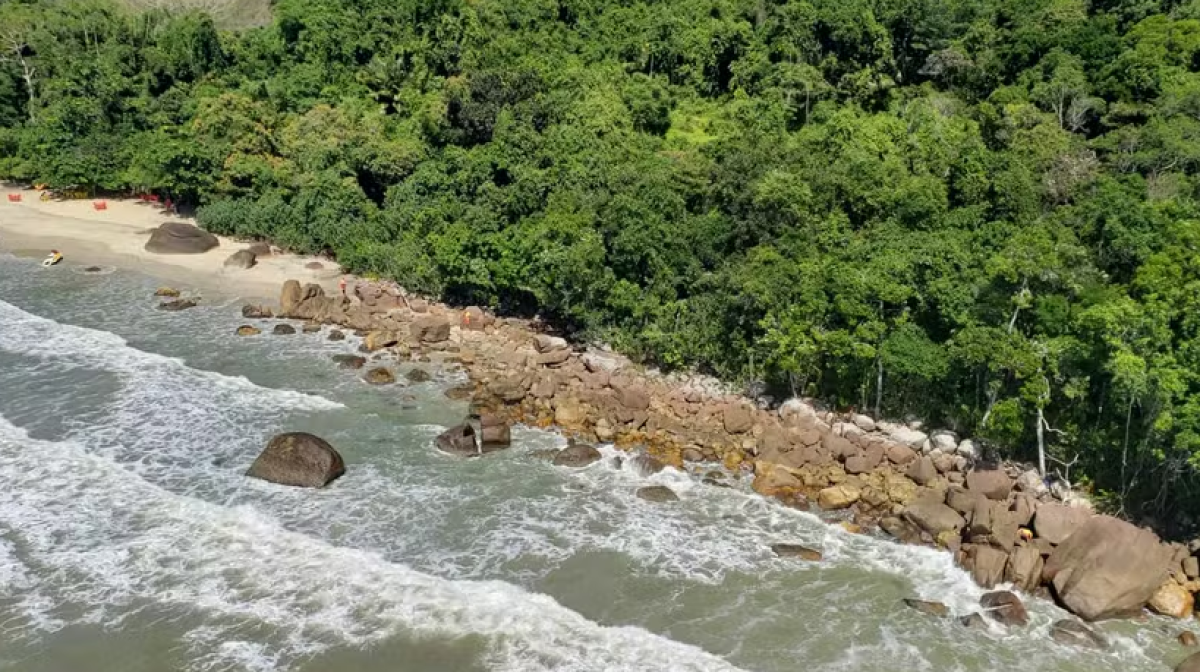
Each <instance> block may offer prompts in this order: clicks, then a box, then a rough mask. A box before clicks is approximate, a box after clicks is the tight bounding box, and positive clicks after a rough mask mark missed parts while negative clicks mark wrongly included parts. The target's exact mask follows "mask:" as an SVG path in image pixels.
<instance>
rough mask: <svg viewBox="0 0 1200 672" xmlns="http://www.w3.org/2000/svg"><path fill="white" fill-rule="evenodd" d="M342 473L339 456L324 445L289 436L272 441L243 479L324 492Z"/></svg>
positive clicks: (308, 437)
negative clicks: (260, 480)
mask: <svg viewBox="0 0 1200 672" xmlns="http://www.w3.org/2000/svg"><path fill="white" fill-rule="evenodd" d="M344 473H346V464H345V463H344V462H343V461H342V456H341V455H339V454H338V452H337V451H336V450H334V448H333V446H331V445H329V443H328V442H327V441H325V440H324V439H322V438H320V437H318V436H313V435H312V434H306V433H303V432H292V433H288V434H280V435H278V436H276V437H275V438H273V439H271V441H270V442H269V443H268V444H267V447H266V450H264V451H263V452H262V454H260V455H259V456H258V458H257V459H255V460H254V464H251V465H250V469H249V470H248V471H247V472H246V475H247V476H250V477H252V478H261V479H262V480H264V481H270V482H271V483H278V484H280V485H291V486H296V487H302V488H323V487H325V486H326V485H328V484H329V483H330V482H332V481H333V480H334V479H336V478H338V477H339V476H341V475H342V474H344Z"/></svg>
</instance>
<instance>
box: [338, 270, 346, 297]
mask: <svg viewBox="0 0 1200 672" xmlns="http://www.w3.org/2000/svg"><path fill="white" fill-rule="evenodd" d="M338 289H339V290H340V291H341V292H342V298H343V299H345V298H346V276H344V275H343V276H342V277H340V278H338Z"/></svg>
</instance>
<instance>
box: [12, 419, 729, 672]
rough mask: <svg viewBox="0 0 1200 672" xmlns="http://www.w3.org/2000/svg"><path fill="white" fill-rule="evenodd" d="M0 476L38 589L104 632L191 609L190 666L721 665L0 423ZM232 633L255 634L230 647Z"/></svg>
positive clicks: (532, 597) (507, 588)
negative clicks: (472, 645) (479, 651)
mask: <svg viewBox="0 0 1200 672" xmlns="http://www.w3.org/2000/svg"><path fill="white" fill-rule="evenodd" d="M0 479H2V480H3V481H4V482H5V484H6V487H5V488H3V489H0V526H3V527H8V528H10V529H12V530H14V534H15V535H16V536H17V537H19V539H20V545H21V547H22V549H23V553H24V554H25V555H27V556H28V557H30V558H32V560H33V561H34V562H36V563H37V564H38V565H39V566H41V567H44V568H46V569H47V571H48V573H49V574H48V575H49V576H51V577H52V579H50V580H49V581H48V582H47V583H48V584H50V585H48V586H46V587H45V588H44V589H45V590H46V592H47V593H48V594H52V595H53V596H54V597H55V599H57V600H59V601H60V602H63V603H67V604H75V605H87V606H91V607H94V608H95V609H96V610H98V611H99V612H100V613H98V614H96V615H95V618H97V620H99V619H103V622H105V623H119V622H120V619H121V618H123V617H125V616H128V615H129V614H130V613H132V612H133V611H135V610H136V609H138V608H139V605H140V604H141V603H143V602H145V601H149V602H151V603H154V604H156V605H159V606H167V607H173V608H177V609H186V610H191V611H193V612H198V613H199V614H201V615H203V617H204V619H205V621H206V622H205V623H204V624H203V626H201V627H200V628H199V629H196V630H195V631H193V633H192V635H191V636H190V637H189V638H188V640H189V641H188V644H189V645H191V646H193V647H198V648H199V650H196V651H194V654H195V655H194V656H193V665H194V669H197V670H218V669H264V670H266V669H286V668H287V667H289V666H290V665H291V664H293V663H294V662H295V661H297V660H299V659H302V658H304V657H306V656H311V655H313V654H315V653H318V652H320V651H322V650H325V649H326V648H328V647H330V646H333V645H352V646H367V645H371V644H374V643H378V642H381V641H383V640H385V639H388V638H390V637H394V636H403V637H410V638H417V639H423V638H434V639H446V638H449V639H455V638H461V637H465V636H469V635H475V636H479V637H482V638H483V639H484V641H485V642H486V648H487V651H486V654H485V656H486V658H487V660H486V663H487V665H488V668H489V669H495V670H513V671H514V672H515V671H518V670H520V671H523V672H524V671H528V672H536V671H538V670H564V671H571V670H578V671H583V670H604V671H613V672H619V671H622V670H630V671H632V670H666V669H670V670H679V671H681V672H684V671H689V670H696V671H700V670H713V671H718V670H735V669H736V668H734V667H732V666H731V665H729V664H728V663H727V662H725V661H723V660H722V659H720V658H717V657H715V656H712V655H710V654H708V653H705V652H704V651H702V650H700V649H697V648H695V647H691V646H687V645H684V644H681V643H677V642H674V641H671V640H669V639H666V638H663V637H659V636H656V635H653V634H651V633H649V632H647V631H645V630H642V629H640V628H635V627H604V626H601V625H599V624H596V623H594V622H591V621H589V620H587V619H585V618H584V617H583V616H581V615H579V614H577V613H576V612H573V611H571V610H569V609H566V608H564V607H562V606H561V605H559V604H558V603H557V602H556V601H554V600H553V599H552V598H550V597H547V596H544V595H538V594H533V593H528V592H526V591H523V590H521V589H519V588H517V587H515V586H512V585H510V584H507V583H503V582H499V581H453V580H447V579H442V578H437V577H433V576H430V575H427V574H423V573H420V572H416V571H413V570H411V569H409V568H407V567H406V566H404V565H400V564H394V563H391V562H388V561H386V560H384V559H383V558H381V557H380V556H379V555H377V554H374V553H370V552H366V551H360V550H355V549H349V548H340V547H336V546H331V545H329V544H327V543H324V542H323V541H320V540H318V539H314V538H312V537H308V536H305V535H302V534H298V533H294V532H289V531H287V530H285V529H283V528H282V527H280V526H279V525H278V523H277V522H276V521H275V520H274V519H272V518H271V517H269V516H266V515H264V514H262V513H261V512H259V511H257V510H255V509H254V508H251V507H233V508H226V507H220V506H216V505H213V504H209V503H207V502H203V501H200V500H197V499H193V498H190V497H186V496H181V495H177V494H174V493H171V492H169V491H166V490H163V489H162V488H159V487H157V486H155V485H153V484H151V483H148V482H147V481H145V480H143V479H141V478H139V477H138V476H137V475H136V474H134V473H131V472H130V471H128V470H126V469H124V468H122V466H121V465H119V464H116V463H113V462H112V461H110V460H107V459H104V458H103V457H100V456H97V455H94V454H90V453H88V452H87V451H85V450H84V449H83V448H81V447H80V446H77V445H75V444H73V443H71V442H57V443H55V442H42V441H35V440H32V439H30V437H29V436H28V435H27V434H26V433H25V432H24V431H22V430H20V429H19V428H17V427H14V426H13V425H12V424H11V423H9V422H8V421H7V420H5V419H4V418H3V417H2V416H0ZM320 495H321V493H313V496H316V497H319V496H320ZM234 623H236V624H238V625H231V624H234ZM247 623H253V624H255V627H257V628H265V629H266V631H267V633H268V636H267V637H264V638H258V637H256V638H254V643H248V642H244V641H242V640H241V639H240V638H239V637H238V631H239V628H244V627H246V624H247ZM255 661H257V662H255Z"/></svg>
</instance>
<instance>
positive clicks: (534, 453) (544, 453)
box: [526, 448, 559, 462]
mask: <svg viewBox="0 0 1200 672" xmlns="http://www.w3.org/2000/svg"><path fill="white" fill-rule="evenodd" d="M558 452H559V451H557V450H555V449H554V448H543V449H541V450H531V451H529V452H528V453H526V454H527V455H529V457H532V458H533V459H535V460H546V461H547V462H550V461H551V460H553V459H554V458H555V457H557V456H558Z"/></svg>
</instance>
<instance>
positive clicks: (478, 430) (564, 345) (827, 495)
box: [239, 280, 1200, 669]
mask: <svg viewBox="0 0 1200 672" xmlns="http://www.w3.org/2000/svg"><path fill="white" fill-rule="evenodd" d="M243 315H244V316H245V317H246V318H247V319H261V318H271V317H276V318H284V319H292V320H301V321H303V322H305V323H306V324H308V325H335V326H337V327H338V328H339V329H338V330H335V331H332V332H331V335H330V337H331V338H340V337H342V331H341V330H343V329H344V330H347V331H352V332H355V333H356V334H358V335H359V336H361V337H362V345H361V350H362V351H363V356H362V358H359V359H356V360H355V361H354V362H353V366H350V367H349V368H356V367H358V366H362V365H363V364H364V363H365V362H366V361H367V358H370V359H371V360H375V361H373V364H378V365H379V367H378V370H376V369H373V370H372V372H371V373H369V374H368V375H367V376H366V379H367V380H368V382H375V383H377V382H379V380H380V379H381V378H387V379H388V380H389V381H390V380H394V379H395V378H394V376H392V375H391V371H390V370H389V369H388V368H387V364H388V361H389V360H391V361H394V362H397V363H399V362H405V361H423V362H431V363H435V364H441V365H445V366H461V367H462V369H463V370H464V371H465V373H466V375H467V378H468V380H469V383H468V384H467V385H466V386H463V387H458V388H452V389H450V390H448V391H447V396H449V397H451V398H455V399H462V400H469V401H470V412H469V416H468V418H466V419H465V420H464V423H463V424H462V425H460V426H457V427H454V428H451V429H450V430H449V431H447V432H446V433H445V434H443V435H442V436H440V437H439V438H438V442H437V444H438V447H439V448H440V449H442V450H444V451H446V452H449V453H452V454H455V455H460V456H463V457H468V458H470V457H477V456H481V455H484V454H487V453H489V452H492V451H495V450H502V449H503V448H505V447H507V446H508V444H509V442H510V427H511V426H512V425H514V424H524V425H528V426H533V427H539V428H555V429H557V430H558V431H561V432H562V433H563V434H565V435H566V436H568V437H569V438H570V442H569V445H568V446H567V447H566V448H564V449H562V450H561V451H552V452H551V453H550V454H547V455H545V457H546V458H547V459H550V460H552V461H554V463H555V464H558V465H561V466H566V467H578V466H583V465H586V464H589V463H590V462H592V461H595V460H597V459H599V453H598V452H597V451H596V450H595V449H594V448H593V447H592V446H591V445H590V444H591V443H593V442H602V443H611V444H613V445H615V446H617V447H618V448H621V449H625V450H628V451H630V452H631V453H632V454H633V455H631V459H636V460H638V461H639V465H644V466H643V467H642V468H643V469H644V470H645V471H647V472H652V471H655V470H658V469H662V468H663V467H664V465H669V466H673V467H677V468H680V469H685V470H687V471H689V472H691V473H693V474H695V475H696V477H697V478H699V479H701V480H702V481H703V482H704V483H706V484H708V485H711V486H712V487H728V486H730V485H731V483H732V482H734V481H737V480H741V479H748V480H750V482H751V486H750V487H752V488H753V490H754V491H755V492H757V493H759V494H760V495H762V496H764V497H769V498H772V499H774V500H777V501H778V502H779V504H780V505H782V506H788V507H793V508H798V509H803V510H813V511H819V512H828V513H827V514H826V515H827V516H828V518H830V519H831V520H836V521H838V522H840V523H841V524H842V525H843V526H844V527H845V528H846V529H848V530H850V531H851V532H856V533H863V534H880V535H889V536H890V537H893V538H895V539H896V540H897V541H899V542H902V543H908V544H922V545H927V546H934V547H939V548H942V549H945V551H946V552H948V553H952V554H953V555H954V557H955V560H956V561H957V563H958V564H959V565H960V566H961V567H963V568H964V570H966V571H967V572H968V573H969V574H970V575H971V577H972V578H973V579H974V580H975V581H976V582H977V583H978V584H979V585H980V586H982V587H984V588H988V589H991V588H995V587H997V586H1000V585H1001V584H1009V585H1011V587H1012V588H1013V589H1014V590H1015V591H1018V592H1024V593H1025V594H1027V595H1029V596H1036V597H1040V598H1045V599H1053V600H1055V601H1056V602H1057V603H1058V604H1059V605H1061V606H1062V607H1064V608H1065V609H1067V610H1069V611H1070V612H1072V613H1073V614H1075V615H1077V616H1078V617H1079V618H1080V619H1081V621H1096V620H1101V619H1108V618H1118V617H1128V616H1135V615H1138V614H1140V613H1142V612H1143V610H1144V609H1150V610H1152V611H1154V612H1156V613H1159V614H1163V615H1166V616H1171V617H1175V618H1179V619H1185V618H1190V617H1191V616H1192V613H1193V606H1194V593H1195V592H1197V591H1200V559H1198V558H1197V555H1196V554H1197V553H1200V543H1196V542H1193V543H1192V544H1181V543H1167V542H1164V541H1162V540H1160V539H1159V537H1158V536H1156V535H1155V534H1154V533H1153V532H1152V531H1150V530H1146V529H1142V528H1139V527H1137V526H1135V525H1133V524H1131V523H1129V522H1126V521H1124V520H1120V519H1118V518H1114V517H1111V516H1107V515H1102V514H1098V513H1096V512H1094V511H1093V510H1092V508H1091V506H1090V503H1089V502H1088V500H1087V499H1086V498H1083V497H1079V496H1076V495H1074V494H1073V493H1071V492H1070V491H1069V490H1066V489H1060V488H1050V487H1048V486H1047V485H1046V484H1045V482H1044V481H1043V479H1042V478H1041V477H1039V475H1038V473H1037V472H1036V471H1035V470H1033V469H1030V468H1026V467H1024V466H1022V465H1014V464H1003V463H990V462H988V461H986V460H985V459H984V456H983V455H982V454H981V450H980V447H979V446H977V445H976V444H975V443H974V442H972V441H971V440H970V439H961V440H960V439H959V437H957V436H955V435H954V434H953V433H951V432H948V431H926V430H925V429H924V428H922V427H921V426H919V425H918V424H917V423H910V424H903V423H894V422H887V421H883V420H880V419H874V418H870V417H867V416H865V415H861V414H839V413H835V412H832V411H828V410H822V409H820V408H819V407H818V406H817V405H815V404H812V403H808V402H806V401H805V400H800V399H791V400H788V401H786V402H784V403H783V404H782V405H779V406H778V407H777V408H760V407H757V406H756V405H755V404H754V403H752V402H751V401H750V400H748V399H746V398H745V397H743V396H740V395H738V394H734V393H732V392H731V391H730V390H729V389H727V388H726V387H724V386H722V385H721V384H720V383H719V382H718V381H715V380H713V379H711V378H707V377H702V376H685V375H662V374H659V373H657V372H654V371H647V370H644V369H643V368H641V367H638V366H636V365H634V364H633V363H631V362H629V361H628V360H627V359H625V358H623V357H621V356H620V355H617V354H614V353H611V352H606V351H601V350H597V349H591V348H580V347H577V346H575V345H573V344H571V343H568V342H567V341H566V340H564V339H562V338H559V337H557V336H553V335H550V334H547V333H542V332H541V330H540V329H539V325H537V324H536V323H534V322H531V321H527V320H518V319H511V318H497V317H495V316H494V315H491V314H489V313H488V312H487V311H484V310H482V309H480V308H477V307H470V308H466V309H464V310H460V309H455V308H450V307H447V306H443V305H439V304H435V303H431V302H428V301H425V300H423V299H420V298H415V297H410V296H408V295H407V294H406V293H405V292H404V291H403V290H402V289H401V288H400V287H398V286H396V285H394V284H390V283H380V282H365V281H357V282H354V283H351V284H350V285H348V286H347V288H346V293H345V295H344V296H331V295H328V294H327V293H326V292H325V290H324V289H322V287H320V286H319V285H316V284H308V285H301V284H300V283H299V282H298V281H295V280H289V281H287V282H286V283H285V284H284V286H283V288H282V290H281V294H280V300H279V305H278V306H277V307H271V306H257V305H247V306H245V307H244V309H243ZM247 327H249V329H246V330H245V332H244V333H255V334H256V333H258V330H257V328H254V327H250V325H247ZM251 330H253V331H251ZM305 331H309V330H305ZM239 333H242V332H239ZM346 359H347V357H346V356H341V359H340V360H339V362H338V364H339V365H341V366H347V364H346ZM379 371H383V372H386V373H387V376H384V374H383V373H380V372H379ZM664 490H666V492H663V491H664ZM639 496H641V493H639ZM644 498H645V499H647V500H650V501H655V502H669V501H673V500H674V499H675V497H674V493H671V492H670V491H669V490H667V489H666V488H663V487H661V486H658V487H656V488H655V489H653V491H651V490H650V489H647V492H646V493H645V495H644ZM784 546H786V545H784ZM803 550H804V553H799V554H797V553H789V552H786V551H787V549H785V552H782V553H779V551H777V553H779V554H780V555H781V557H791V556H796V557H803V558H805V559H810V560H819V558H820V551H819V550H815V549H803ZM910 602H911V604H910V606H913V607H914V608H917V609H919V610H921V611H923V612H925V613H928V614H931V615H932V616H933V617H945V616H947V615H948V611H947V609H946V608H945V607H944V606H943V605H938V604H936V603H926V602H920V601H916V600H912V601H910ZM1023 614H1024V607H1023V606H1022V604H1021V600H1020V598H1019V597H1018V596H1017V595H1016V594H1015V593H1013V592H1010V591H1007V590H1000V591H996V592H992V593H988V594H986V595H985V596H984V598H983V600H981V604H980V614H967V615H965V616H963V617H962V618H961V619H960V620H961V621H962V623H963V625H965V626H968V627H970V626H972V625H973V624H978V623H979V622H981V621H980V620H979V619H981V618H983V617H987V618H991V619H993V620H996V621H998V622H1000V623H1002V624H1005V625H1007V626H1009V627H1021V626H1023V625H1024V623H1025V618H1023ZM1188 634H1190V633H1187V632H1184V633H1183V634H1181V642H1184V644H1185V645H1186V642H1187V641H1194V637H1193V638H1188V637H1187V636H1186V635H1188ZM1051 635H1052V636H1053V637H1054V638H1055V639H1057V640H1059V641H1061V642H1063V643H1066V644H1070V645H1077V646H1098V647H1103V646H1105V645H1106V644H1105V643H1104V641H1103V639H1102V638H1101V637H1100V636H1099V635H1097V634H1096V633H1095V632H1094V631H1092V630H1091V629H1089V628H1088V627H1087V626H1086V625H1084V624H1083V623H1082V622H1080V621H1074V620H1069V619H1068V620H1064V621H1060V622H1058V623H1055V624H1054V626H1053V627H1052V628H1051ZM1189 660H1191V659H1189ZM1185 664H1186V662H1185ZM1198 664H1200V663H1198ZM1185 669H1186V668H1185Z"/></svg>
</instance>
